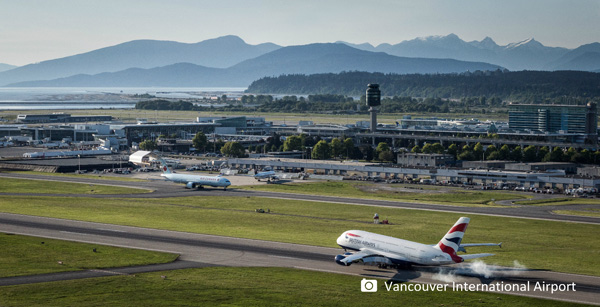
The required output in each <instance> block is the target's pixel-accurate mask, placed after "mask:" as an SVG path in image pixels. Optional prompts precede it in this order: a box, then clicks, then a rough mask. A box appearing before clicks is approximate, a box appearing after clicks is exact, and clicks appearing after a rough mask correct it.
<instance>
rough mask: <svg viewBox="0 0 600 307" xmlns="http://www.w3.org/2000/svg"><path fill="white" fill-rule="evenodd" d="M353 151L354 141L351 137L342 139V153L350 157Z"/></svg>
mask: <svg viewBox="0 0 600 307" xmlns="http://www.w3.org/2000/svg"><path fill="white" fill-rule="evenodd" d="M353 153H354V141H353V140H352V139H351V138H347V139H345V140H344V154H346V158H347V159H350V156H351V155H352V154H353Z"/></svg>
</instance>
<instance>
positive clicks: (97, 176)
mask: <svg viewBox="0 0 600 307" xmlns="http://www.w3.org/2000/svg"><path fill="white" fill-rule="evenodd" d="M6 173H9V174H10V173H15V174H27V175H42V176H54V177H68V178H89V179H101V180H102V179H103V180H115V181H131V182H144V181H146V180H144V179H138V178H131V177H127V176H123V175H119V176H106V175H104V174H91V173H90V174H67V173H44V172H34V171H11V172H6Z"/></svg>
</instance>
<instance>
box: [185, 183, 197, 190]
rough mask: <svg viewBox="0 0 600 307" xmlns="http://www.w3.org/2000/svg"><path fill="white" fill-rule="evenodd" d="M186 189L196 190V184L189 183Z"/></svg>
mask: <svg viewBox="0 0 600 307" xmlns="http://www.w3.org/2000/svg"><path fill="white" fill-rule="evenodd" d="M185 187H186V188H188V189H195V188H196V184H195V183H193V182H188V183H186V185H185Z"/></svg>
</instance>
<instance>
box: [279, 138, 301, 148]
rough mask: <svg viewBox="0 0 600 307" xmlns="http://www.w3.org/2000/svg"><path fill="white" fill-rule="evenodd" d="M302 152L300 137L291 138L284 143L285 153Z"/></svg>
mask: <svg viewBox="0 0 600 307" xmlns="http://www.w3.org/2000/svg"><path fill="white" fill-rule="evenodd" d="M293 150H302V138H301V137H300V136H298V135H292V136H289V137H288V138H287V139H286V140H285V142H283V151H293Z"/></svg>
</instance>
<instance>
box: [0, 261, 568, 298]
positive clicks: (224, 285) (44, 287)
mask: <svg viewBox="0 0 600 307" xmlns="http://www.w3.org/2000/svg"><path fill="white" fill-rule="evenodd" d="M161 276H166V277H167V278H165V279H163V278H162V277H161ZM360 281H361V277H357V276H347V275H339V274H328V273H321V272H311V271H302V270H295V269H284V268H203V269H188V270H178V271H166V272H154V273H145V274H136V275H135V276H111V277H103V278H91V279H85V280H73V281H60V282H52V283H43V284H34V285H19V286H7V287H2V291H0V305H3V306H49V305H51V306H124V305H126V306H217V305H229V306H298V305H303V306H396V305H399V303H400V302H401V304H402V305H405V306H492V307H493V306H571V305H573V304H572V303H564V302H558V301H549V300H543V299H535V298H528V297H519V296H511V295H503V294H496V293H482V292H468V294H465V293H464V292H458V291H457V292H453V291H451V290H448V291H445V292H444V291H439V292H436V291H432V292H388V291H386V290H385V286H384V284H383V282H384V281H383V280H379V282H378V288H379V291H378V292H376V293H362V292H361V291H360ZM448 289H451V288H448ZM74 294H75V295H74Z"/></svg>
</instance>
